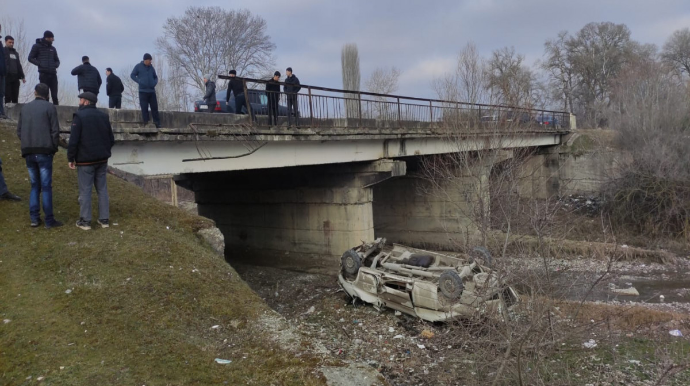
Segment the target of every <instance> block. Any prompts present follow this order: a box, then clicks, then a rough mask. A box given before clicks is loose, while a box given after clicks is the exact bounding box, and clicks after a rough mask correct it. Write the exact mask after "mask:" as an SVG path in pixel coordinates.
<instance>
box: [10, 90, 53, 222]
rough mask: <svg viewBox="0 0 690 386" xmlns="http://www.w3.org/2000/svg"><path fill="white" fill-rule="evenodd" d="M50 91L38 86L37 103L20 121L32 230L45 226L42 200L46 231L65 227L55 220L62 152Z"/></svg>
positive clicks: (25, 109) (30, 105) (25, 110)
mask: <svg viewBox="0 0 690 386" xmlns="http://www.w3.org/2000/svg"><path fill="white" fill-rule="evenodd" d="M48 91H49V88H48V86H47V85H45V84H43V83H39V84H38V85H36V88H35V89H34V95H35V96H36V99H35V100H34V101H32V102H29V103H27V104H25V105H24V106H23V107H22V110H21V111H20V112H19V119H18V120H17V136H18V137H19V140H20V141H21V148H22V157H24V158H25V160H26V168H27V169H28V170H29V180H30V181H31V195H30V196H29V214H30V216H31V226H32V227H37V226H39V225H41V198H42V201H43V213H44V214H45V224H46V225H45V226H46V229H50V228H55V227H59V226H62V223H61V222H60V221H57V220H56V219H55V217H54V216H53V156H54V155H55V153H57V150H58V140H59V138H60V126H59V123H58V114H57V109H56V108H55V106H54V105H51V104H50V103H49V102H48Z"/></svg>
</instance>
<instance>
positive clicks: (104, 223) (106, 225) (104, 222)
mask: <svg viewBox="0 0 690 386" xmlns="http://www.w3.org/2000/svg"><path fill="white" fill-rule="evenodd" d="M98 223H99V224H101V228H109V227H110V221H108V219H107V218H106V219H98Z"/></svg>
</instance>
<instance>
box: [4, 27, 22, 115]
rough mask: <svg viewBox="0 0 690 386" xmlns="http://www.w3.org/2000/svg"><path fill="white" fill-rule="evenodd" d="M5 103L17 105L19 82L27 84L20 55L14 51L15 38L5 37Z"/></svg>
mask: <svg viewBox="0 0 690 386" xmlns="http://www.w3.org/2000/svg"><path fill="white" fill-rule="evenodd" d="M5 65H6V66H7V75H6V76H5V103H17V102H18V101H19V82H20V81H21V82H22V83H26V77H25V76H24V69H23V68H22V62H21V60H19V53H18V52H17V50H16V49H14V38H13V37H12V36H9V35H7V36H5Z"/></svg>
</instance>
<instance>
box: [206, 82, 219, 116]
mask: <svg viewBox="0 0 690 386" xmlns="http://www.w3.org/2000/svg"><path fill="white" fill-rule="evenodd" d="M204 85H206V94H204V103H206V105H208V112H209V113H213V110H215V109H216V83H215V82H214V81H212V80H211V75H210V74H209V75H204Z"/></svg>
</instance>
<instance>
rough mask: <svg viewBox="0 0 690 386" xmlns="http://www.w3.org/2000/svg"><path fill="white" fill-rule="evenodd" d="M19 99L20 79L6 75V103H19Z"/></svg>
mask: <svg viewBox="0 0 690 386" xmlns="http://www.w3.org/2000/svg"><path fill="white" fill-rule="evenodd" d="M18 100H19V79H18V78H13V77H10V76H7V77H5V103H17V101H18Z"/></svg>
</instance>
